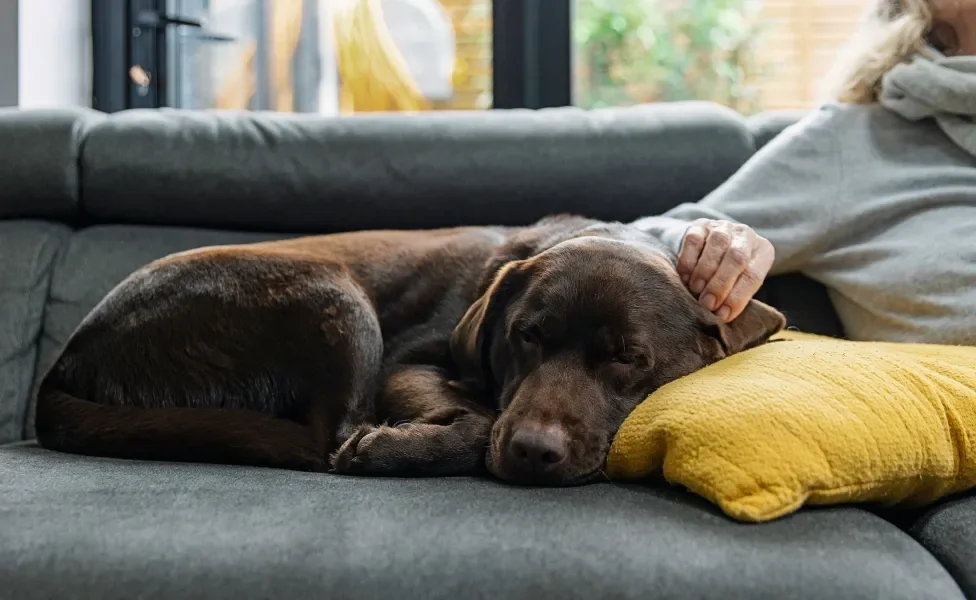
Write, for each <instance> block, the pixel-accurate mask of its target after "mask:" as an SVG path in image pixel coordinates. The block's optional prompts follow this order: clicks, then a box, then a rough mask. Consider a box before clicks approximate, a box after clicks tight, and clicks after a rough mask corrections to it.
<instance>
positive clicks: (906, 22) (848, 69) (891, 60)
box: [825, 0, 932, 104]
mask: <svg viewBox="0 0 976 600" xmlns="http://www.w3.org/2000/svg"><path fill="white" fill-rule="evenodd" d="M931 27H932V11H931V9H930V8H929V4H928V0H876V1H875V5H874V6H873V7H871V10H869V11H868V13H867V14H866V15H865V18H864V20H863V21H862V23H861V27H860V29H859V30H858V32H857V33H856V34H855V35H854V37H853V38H852V39H851V41H850V42H849V43H848V44H847V46H846V47H845V48H843V49H842V50H841V52H840V54H839V58H838V59H837V60H836V62H835V63H834V65H833V68H832V69H831V70H830V72H829V73H828V75H827V78H826V79H825V84H826V85H825V92H826V96H827V99H829V100H833V101H836V102H844V103H850V104H872V103H874V102H877V101H878V94H879V92H880V91H881V80H882V78H883V77H884V76H885V74H886V73H888V71H890V70H892V69H893V68H895V67H896V66H897V65H898V64H900V63H903V62H905V61H907V60H908V59H910V58H911V57H912V56H914V55H916V54H922V55H923V56H924V55H928V54H929V53H930V52H929V47H928V44H927V42H926V36H927V35H928V33H929V30H930V29H931Z"/></svg>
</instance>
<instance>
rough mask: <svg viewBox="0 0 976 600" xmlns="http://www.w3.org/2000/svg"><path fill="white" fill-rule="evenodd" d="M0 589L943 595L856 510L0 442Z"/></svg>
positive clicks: (947, 580)
mask: <svg viewBox="0 0 976 600" xmlns="http://www.w3.org/2000/svg"><path fill="white" fill-rule="evenodd" d="M0 531H2V532H3V535H2V536H0V581H2V582H3V584H2V585H0V598H17V599H20V600H28V599H31V598H38V599H41V598H43V599H48V598H100V599H111V598H133V597H139V598H144V599H155V598H208V599H219V598H231V599H241V598H270V597H278V598H335V599H341V598H356V599H358V600H367V599H370V598H400V599H402V600H407V599H412V598H425V599H438V598H444V599H447V598H451V599H453V598H465V599H467V598H512V599H515V598H526V599H528V598H532V599H539V600H541V599H545V598H559V599H570V598H587V599H591V598H635V599H636V598H639V599H641V600H644V599H646V598H656V599H660V600H667V599H684V598H695V599H701V598H716V599H725V598H749V599H752V600H761V599H770V600H782V599H784V598H790V599H804V598H810V599H817V600H820V599H823V598H845V599H857V598H863V599H865V600H867V599H871V600H875V599H877V598H885V599H887V600H895V599H905V600H909V599H910V600H925V599H938V600H952V599H959V598H962V597H963V596H962V594H961V592H960V590H959V589H958V587H957V586H956V584H955V582H954V581H953V580H952V578H951V577H950V576H949V574H948V573H947V572H946V571H945V570H944V569H943V568H942V567H941V566H940V565H939V564H938V562H937V561H936V560H935V559H934V558H933V557H932V556H931V555H929V554H928V553H927V552H925V551H924V550H923V549H922V548H921V547H920V546H919V545H918V544H917V543H916V542H915V541H914V540H912V539H911V538H910V537H909V536H908V535H906V534H904V533H902V532H901V531H899V530H898V529H896V528H894V527H893V526H891V525H889V524H887V523H885V522H884V521H882V520H881V519H879V518H877V517H875V516H873V515H870V514H869V513H867V512H863V511H860V510H856V509H833V510H822V511H815V512H813V511H811V512H802V513H800V514H798V515H796V516H794V517H791V518H787V519H784V520H781V521H777V522H773V523H770V524H767V525H740V524H735V523H732V522H731V521H729V520H727V519H725V518H723V517H721V516H719V515H718V514H716V512H715V511H714V510H713V509H712V508H710V507H707V506H705V505H704V504H703V503H702V502H700V501H698V500H695V499H693V498H691V497H690V496H688V495H686V494H684V493H681V492H678V491H677V490H674V489H658V488H649V487H641V486H617V485H610V484H597V485H590V486H584V487H580V488H570V489H526V488H511V487H506V486H503V485H501V484H496V483H494V482H491V481H482V480H472V479H436V480H384V479H358V478H344V477H339V476H331V475H315V474H303V473H293V472H287V471H273V470H261V469H248V468H234V467H222V466H204V465H182V464H156V463H137V462H125V461H117V460H110V459H95V458H86V457H78V456H69V455H59V454H55V453H51V452H48V451H44V450H41V449H37V448H34V447H31V446H21V447H13V448H2V449H0Z"/></svg>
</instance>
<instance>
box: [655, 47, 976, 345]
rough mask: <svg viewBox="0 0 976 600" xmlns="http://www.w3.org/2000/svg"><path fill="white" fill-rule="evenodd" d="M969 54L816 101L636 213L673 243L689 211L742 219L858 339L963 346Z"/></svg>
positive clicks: (969, 254)
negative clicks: (875, 96)
mask: <svg viewBox="0 0 976 600" xmlns="http://www.w3.org/2000/svg"><path fill="white" fill-rule="evenodd" d="M974 67H976V57H964V58H962V59H958V58H953V59H938V60H936V61H927V60H925V59H917V60H916V61H914V62H912V63H909V64H905V65H901V66H899V67H897V68H896V69H895V70H893V71H892V72H891V73H889V75H888V77H886V79H885V82H884V86H883V92H882V96H881V101H880V103H879V104H875V105H828V106H824V107H823V108H821V109H819V110H817V111H816V112H814V113H812V114H810V115H809V116H807V117H806V118H805V119H803V120H802V121H800V122H799V123H797V124H796V125H793V126H792V127H790V128H788V129H787V130H786V131H784V132H783V133H782V134H781V135H779V136H778V137H777V138H775V139H774V140H773V141H771V142H770V143H769V144H767V145H766V146H765V147H763V148H762V149H761V150H760V151H759V152H757V153H756V155H755V156H753V157H752V158H751V159H750V160H749V162H747V163H746V165H744V166H743V168H742V169H741V170H739V172H737V173H736V174H735V175H733V176H732V177H731V178H730V179H729V181H727V182H726V183H725V184H724V185H722V186H720V187H719V188H718V189H717V190H715V191H714V192H713V193H712V194H710V195H709V196H708V197H706V198H705V199H703V200H702V201H700V202H697V203H693V204H683V205H680V206H678V207H676V208H674V209H672V210H671V211H669V212H668V213H666V214H665V215H664V217H649V218H646V219H641V220H639V221H637V223H636V224H637V225H638V226H640V227H641V228H643V229H646V230H649V231H651V232H653V233H655V234H657V235H660V236H661V237H662V238H663V239H664V240H665V241H666V242H667V243H668V244H669V245H670V246H671V247H672V249H674V250H675V251H678V249H679V248H680V245H681V239H682V237H683V235H684V232H685V230H686V229H687V225H688V222H689V221H692V220H694V219H698V218H709V219H726V220H730V221H736V222H740V223H744V224H746V225H749V226H751V227H753V228H754V229H755V230H756V232H757V233H759V234H760V235H762V236H764V237H766V238H767V239H769V240H770V242H772V244H773V246H774V247H775V248H776V261H775V264H774V265H773V269H772V272H771V274H773V275H775V274H780V273H786V272H802V273H804V274H805V275H807V276H809V277H811V278H812V279H815V280H817V281H820V282H821V283H823V284H824V285H826V286H827V288H828V289H829V291H830V297H831V300H832V301H833V304H834V307H835V309H836V310H837V313H838V315H839V316H840V319H841V321H842V323H843V325H844V327H845V330H846V332H847V335H848V336H849V337H851V338H852V339H858V340H882V341H905V342H928V343H944V344H965V345H976V124H974V121H973V118H974V116H976V68H974Z"/></svg>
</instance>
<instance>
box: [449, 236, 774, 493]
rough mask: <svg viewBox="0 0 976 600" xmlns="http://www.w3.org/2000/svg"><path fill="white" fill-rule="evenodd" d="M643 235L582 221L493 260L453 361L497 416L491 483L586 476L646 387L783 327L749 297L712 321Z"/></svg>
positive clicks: (457, 337)
mask: <svg viewBox="0 0 976 600" xmlns="http://www.w3.org/2000/svg"><path fill="white" fill-rule="evenodd" d="M622 232H623V234H621V233H622ZM642 235H643V234H639V233H637V232H634V231H633V230H630V229H629V228H623V226H620V227H614V226H590V227H586V228H583V229H581V230H580V231H577V232H575V233H574V234H572V235H569V236H563V237H564V239H562V240H561V241H559V240H558V239H554V240H552V241H553V242H555V243H552V245H550V246H548V247H547V248H545V249H543V250H541V251H539V252H538V253H535V254H533V255H531V256H529V257H527V258H523V259H516V260H511V261H508V262H503V263H502V264H501V266H500V268H498V269H497V271H494V269H492V270H493V272H492V274H491V276H490V278H489V280H488V282H486V288H487V289H486V291H485V292H484V294H483V295H482V296H481V297H480V299H478V300H477V301H476V302H475V303H474V304H473V305H472V306H471V307H470V309H469V310H468V311H467V313H466V314H465V316H464V317H463V319H462V320H461V322H460V323H459V325H458V327H457V328H456V330H455V332H454V336H453V339H452V352H453V354H454V356H455V359H456V361H457V362H458V365H459V366H460V368H461V369H462V370H463V371H464V372H465V373H466V374H467V375H469V376H471V377H473V378H476V379H477V380H478V382H479V384H481V385H483V386H484V387H485V389H486V390H487V391H488V393H490V394H492V395H493V396H494V397H495V398H497V399H498V402H499V407H500V408H501V409H502V413H501V415H500V416H499V418H498V420H497V422H496V423H495V426H494V429H493V430H492V435H491V443H490V448H489V451H488V459H487V460H488V468H489V469H490V470H491V471H492V472H493V473H494V474H495V475H496V476H498V477H500V478H502V479H505V480H508V481H511V482H515V483H525V484H557V485H558V484H573V483H581V482H584V481H589V480H590V479H592V478H594V477H595V476H597V475H599V473H600V469H601V468H602V466H603V463H604V461H605V459H606V455H607V451H608V449H609V446H610V442H611V441H612V437H613V434H614V433H615V432H616V430H617V429H618V428H619V426H620V424H621V423H622V422H623V420H624V418H625V417H626V416H627V415H628V414H629V413H630V412H631V411H632V410H633V409H634V408H635V407H636V406H637V404H638V403H640V402H641V401H642V400H643V399H644V398H645V397H646V396H647V395H648V394H649V393H650V392H652V391H654V390H655V389H657V388H659V387H660V386H662V385H664V384H666V383H668V382H669V381H673V380H675V379H677V378H679V377H682V376H684V375H687V374H689V373H692V372H694V371H696V370H698V369H701V368H702V367H704V366H706V365H708V364H710V363H713V362H715V361H717V360H719V359H721V358H723V357H725V356H728V355H730V354H734V353H736V352H740V351H742V350H744V349H746V348H750V347H752V346H756V345H758V344H762V343H764V342H765V341H767V340H768V339H769V337H770V336H771V335H772V334H773V333H775V332H777V331H779V330H780V329H782V328H783V327H784V325H785V319H784V318H783V315H781V314H780V313H779V312H777V311H776V310H774V309H772V308H770V307H769V306H766V305H765V304H762V303H760V302H758V301H752V302H751V303H750V304H749V306H748V308H747V309H746V310H745V311H744V312H743V313H742V315H741V316H740V317H738V318H737V319H736V320H734V321H733V322H731V323H729V324H724V323H722V322H720V321H719V320H718V319H717V318H716V317H715V316H714V315H713V314H712V313H710V312H708V311H707V310H705V309H704V308H702V307H701V306H700V305H699V303H698V302H697V301H696V300H695V298H694V297H693V296H692V294H691V293H690V292H689V291H688V290H687V288H686V287H685V286H684V285H683V284H682V283H681V280H680V279H679V277H678V275H677V272H676V271H675V268H674V266H673V257H670V256H669V255H668V254H667V252H666V251H665V250H663V249H662V248H661V247H660V246H659V245H657V244H655V243H654V242H653V240H648V239H641V236H642Z"/></svg>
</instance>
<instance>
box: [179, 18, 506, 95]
mask: <svg viewBox="0 0 976 600" xmlns="http://www.w3.org/2000/svg"><path fill="white" fill-rule="evenodd" d="M167 13H168V14H169V15H171V18H172V19H173V22H172V24H171V25H170V27H169V33H168V43H167V61H166V62H167V74H166V81H167V85H166V104H167V105H168V106H172V107H176V108H193V109H201V108H216V109H229V110H272V111H279V112H313V113H322V114H335V113H356V112H373V111H419V110H435V109H473V108H487V107H489V106H490V104H491V75H492V74H491V32H492V29H491V27H492V20H491V2H490V0H167Z"/></svg>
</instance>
